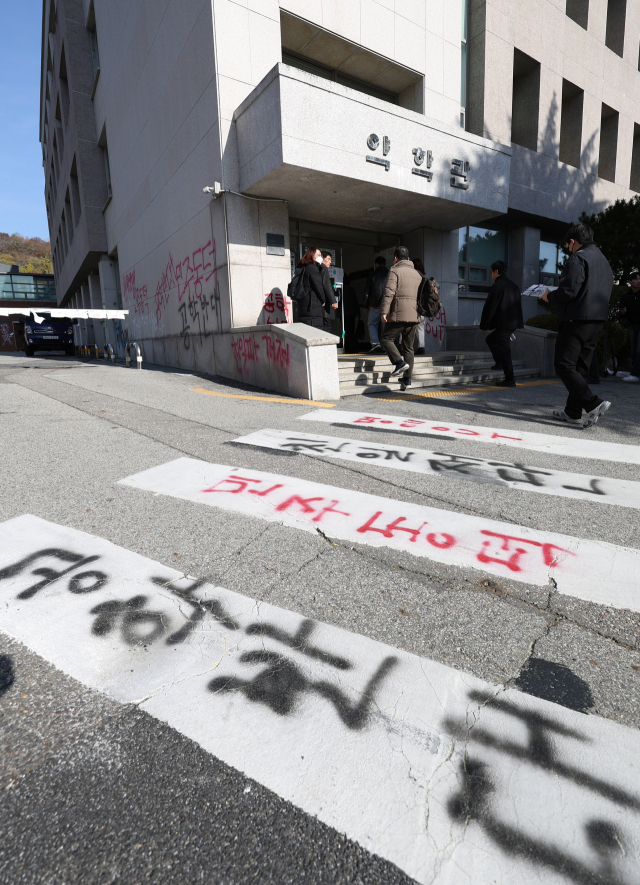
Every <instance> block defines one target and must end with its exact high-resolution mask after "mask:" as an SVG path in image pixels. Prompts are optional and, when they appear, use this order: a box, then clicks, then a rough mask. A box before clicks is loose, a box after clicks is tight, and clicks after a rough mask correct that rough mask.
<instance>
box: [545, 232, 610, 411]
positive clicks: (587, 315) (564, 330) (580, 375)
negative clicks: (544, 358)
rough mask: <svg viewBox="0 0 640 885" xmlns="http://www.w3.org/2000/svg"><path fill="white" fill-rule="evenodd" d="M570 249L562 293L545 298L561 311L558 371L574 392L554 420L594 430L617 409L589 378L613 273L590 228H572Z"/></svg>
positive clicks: (567, 243)
mask: <svg viewBox="0 0 640 885" xmlns="http://www.w3.org/2000/svg"><path fill="white" fill-rule="evenodd" d="M564 248H565V251H566V252H568V253H569V258H568V260H567V262H566V264H565V266H564V269H563V271H562V276H561V278H560V283H559V285H558V288H557V289H556V290H555V291H554V292H549V290H548V289H545V291H544V292H543V294H542V296H541V298H542V300H543V301H546V302H547V303H549V304H555V305H557V308H558V329H559V331H558V337H557V339H556V349H555V369H556V373H557V374H558V376H559V377H560V379H561V381H562V383H563V384H564V386H565V387H566V388H567V392H568V397H567V402H566V405H565V407H564V409H554V411H553V417H554V418H557V419H558V420H559V421H566V422H567V423H568V424H575V425H578V426H581V427H593V426H594V425H595V424H596V423H597V422H598V419H599V418H600V417H601V416H602V415H604V413H605V412H606V411H607V410H608V409H609V408H610V407H611V403H610V402H608V401H607V400H603V399H601V398H600V397H599V396H597V395H596V394H595V393H594V392H593V391H592V390H591V388H590V387H589V383H588V380H587V379H588V377H589V367H590V365H591V358H592V354H593V351H594V349H595V346H596V342H597V341H598V338H599V336H600V333H601V332H602V328H603V325H604V323H605V322H606V320H607V318H608V316H609V301H610V300H611V290H612V288H613V271H612V270H611V267H610V265H609V262H608V261H607V259H606V258H605V257H604V255H603V254H602V252H601V251H600V249H598V247H597V246H596V244H595V243H594V242H593V231H592V230H591V228H590V227H589V226H588V225H586V224H574V225H573V226H572V227H570V228H569V230H568V231H567V233H566V234H565V238H564ZM583 409H584V411H585V412H586V418H585V420H584V422H583V420H582V411H583Z"/></svg>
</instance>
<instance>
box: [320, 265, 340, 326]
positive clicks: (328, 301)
mask: <svg viewBox="0 0 640 885" xmlns="http://www.w3.org/2000/svg"><path fill="white" fill-rule="evenodd" d="M319 267H320V276H321V277H322V288H323V289H324V315H323V317H322V321H323V324H324V330H325V332H330V331H331V308H333V309H334V310H337V309H338V299H337V298H336V293H335V291H334V288H333V286H332V285H331V274H330V273H329V268H330V267H331V252H329V251H328V250H326V249H323V250H322V264H320V265H319Z"/></svg>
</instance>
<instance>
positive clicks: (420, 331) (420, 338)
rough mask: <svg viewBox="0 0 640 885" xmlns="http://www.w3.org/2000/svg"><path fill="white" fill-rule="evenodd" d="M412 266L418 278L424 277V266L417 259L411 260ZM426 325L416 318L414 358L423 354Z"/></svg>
mask: <svg viewBox="0 0 640 885" xmlns="http://www.w3.org/2000/svg"><path fill="white" fill-rule="evenodd" d="M411 261H412V262H413V266H414V267H415V269H416V270H417V271H418V273H419V274H420V276H422V277H426V275H427V272H426V270H425V269H424V264H423V263H422V261H421V260H420V259H419V258H412V259H411ZM426 325H427V318H426V317H419V318H418V328H417V330H416V341H417V342H418V346H417V347H416V349H415V351H414V356H422V355H423V354H424V353H425V347H424V346H425V328H426Z"/></svg>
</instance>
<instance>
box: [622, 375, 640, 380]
mask: <svg viewBox="0 0 640 885" xmlns="http://www.w3.org/2000/svg"><path fill="white" fill-rule="evenodd" d="M622 380H623V381H640V378H638V376H637V375H627V377H626V378H623V379H622Z"/></svg>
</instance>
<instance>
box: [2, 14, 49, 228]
mask: <svg viewBox="0 0 640 885" xmlns="http://www.w3.org/2000/svg"><path fill="white" fill-rule="evenodd" d="M2 33H3V34H4V39H3V41H2V52H1V53H0V84H2V94H3V96H4V100H3V102H2V123H1V124H0V231H4V232H5V233H10V234H11V233H19V234H22V235H23V236H25V237H42V239H44V240H48V239H49V228H48V226H47V210H46V207H45V202H44V170H43V169H42V151H41V149H40V142H39V141H38V112H39V104H40V41H41V33H42V0H19V2H17V3H16V2H11V0H5V2H3V3H2Z"/></svg>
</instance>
